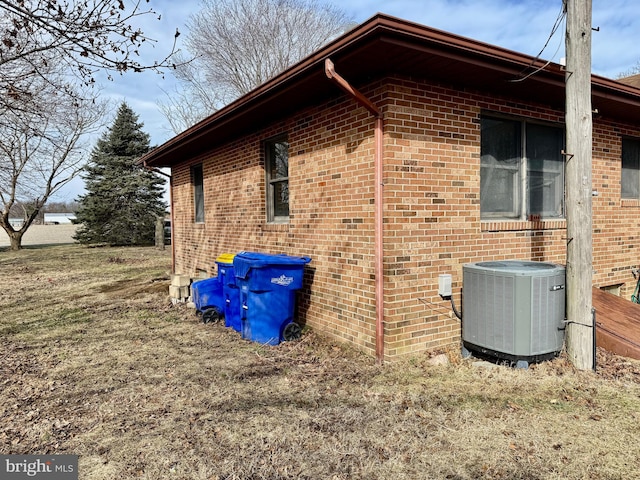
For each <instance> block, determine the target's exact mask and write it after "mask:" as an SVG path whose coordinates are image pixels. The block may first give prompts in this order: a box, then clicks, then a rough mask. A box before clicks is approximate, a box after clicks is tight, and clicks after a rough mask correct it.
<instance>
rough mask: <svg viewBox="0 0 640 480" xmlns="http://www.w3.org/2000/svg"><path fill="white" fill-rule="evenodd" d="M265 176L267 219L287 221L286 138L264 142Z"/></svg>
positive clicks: (287, 163) (287, 147) (287, 166)
mask: <svg viewBox="0 0 640 480" xmlns="http://www.w3.org/2000/svg"><path fill="white" fill-rule="evenodd" d="M265 170H266V178H267V200H266V203H267V205H266V207H267V221H268V222H288V221H289V143H288V142H287V141H286V140H283V139H278V140H270V141H267V142H265Z"/></svg>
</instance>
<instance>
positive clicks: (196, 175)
mask: <svg viewBox="0 0 640 480" xmlns="http://www.w3.org/2000/svg"><path fill="white" fill-rule="evenodd" d="M191 181H192V182H193V204H194V221H195V222H196V223H204V177H203V174H202V165H194V166H193V167H191Z"/></svg>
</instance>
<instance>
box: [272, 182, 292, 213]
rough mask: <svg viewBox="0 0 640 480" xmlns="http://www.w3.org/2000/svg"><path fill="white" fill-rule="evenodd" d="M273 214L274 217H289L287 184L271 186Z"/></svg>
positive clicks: (277, 183) (278, 183)
mask: <svg viewBox="0 0 640 480" xmlns="http://www.w3.org/2000/svg"><path fill="white" fill-rule="evenodd" d="M273 214H274V216H276V217H288V216H289V182H286V181H284V182H276V183H274V184H273Z"/></svg>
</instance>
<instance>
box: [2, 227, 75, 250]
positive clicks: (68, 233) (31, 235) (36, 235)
mask: <svg viewBox="0 0 640 480" xmlns="http://www.w3.org/2000/svg"><path fill="white" fill-rule="evenodd" d="M76 228H77V225H65V224H63V225H31V226H30V227H29V230H27V233H25V234H24V237H23V238H22V245H24V246H25V247H26V246H33V245H60V244H65V243H73V242H74V240H73V238H71V237H72V235H73V234H74V233H75V232H76ZM9 245H11V242H10V241H9V237H8V236H7V234H6V233H5V231H4V230H0V247H8V246H9Z"/></svg>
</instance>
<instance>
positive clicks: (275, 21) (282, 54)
mask: <svg viewBox="0 0 640 480" xmlns="http://www.w3.org/2000/svg"><path fill="white" fill-rule="evenodd" d="M353 26H354V22H353V21H352V20H351V19H350V18H349V17H348V16H347V15H346V14H345V13H344V12H342V11H341V10H340V9H338V8H336V7H333V6H331V5H329V4H324V3H321V2H320V1H318V0H202V8H201V10H200V11H199V12H198V13H195V14H193V15H191V17H190V18H189V22H188V28H189V33H188V36H187V39H186V42H185V45H186V48H187V50H188V51H189V52H190V53H191V54H192V55H193V56H194V57H195V60H194V61H193V62H191V63H189V64H185V65H180V66H178V67H177V69H176V70H175V76H176V78H177V79H178V80H179V82H180V90H179V91H177V92H176V93H175V94H174V95H173V96H169V99H168V102H167V103H164V104H161V105H160V108H161V110H162V111H163V113H164V114H165V116H166V117H167V119H169V121H170V123H171V125H172V128H173V129H174V131H175V132H176V133H178V132H180V131H181V130H183V129H185V128H188V127H190V126H191V125H193V124H194V123H195V122H196V121H198V120H201V119H202V118H204V117H205V116H207V115H210V114H211V113H213V112H214V111H215V110H216V109H217V108H220V106H222V105H224V104H226V103H229V102H230V101H232V100H234V99H236V98H238V97H240V96H242V95H244V94H245V93H247V92H249V91H251V90H252V89H254V88H255V87H257V86H258V85H260V84H262V83H264V82H265V81H267V80H268V79H270V78H272V77H273V76H275V75H277V74H278V73H280V72H282V71H284V70H285V69H287V68H288V67H290V66H291V65H293V64H294V63H295V62H297V61H299V60H302V59H303V58H304V57H306V56H307V55H309V54H311V53H312V52H314V51H315V50H317V49H319V48H320V47H322V46H323V45H325V44H326V43H328V42H329V41H330V40H332V39H333V38H336V37H337V36H338V35H340V34H342V33H344V32H345V31H346V30H348V29H349V28H352V27H353Z"/></svg>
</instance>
